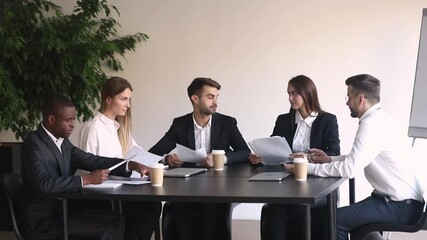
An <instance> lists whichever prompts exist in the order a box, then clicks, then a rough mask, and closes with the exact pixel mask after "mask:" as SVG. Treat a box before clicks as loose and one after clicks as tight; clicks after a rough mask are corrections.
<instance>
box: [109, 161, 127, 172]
mask: <svg viewBox="0 0 427 240" xmlns="http://www.w3.org/2000/svg"><path fill="white" fill-rule="evenodd" d="M125 162H127V161H121V162H119V163H117V164H116V165H114V166H112V167H110V168H108V170H110V171H113V170H114V169H116V168H117V167H118V166H120V165H122V164H123V163H125Z"/></svg>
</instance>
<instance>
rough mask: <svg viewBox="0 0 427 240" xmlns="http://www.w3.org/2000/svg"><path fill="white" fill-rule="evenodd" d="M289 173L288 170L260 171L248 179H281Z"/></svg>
mask: <svg viewBox="0 0 427 240" xmlns="http://www.w3.org/2000/svg"><path fill="white" fill-rule="evenodd" d="M289 175H290V173H288V172H262V173H258V174H256V175H254V176H252V177H251V178H249V181H282V180H283V179H285V178H286V177H287V176H289Z"/></svg>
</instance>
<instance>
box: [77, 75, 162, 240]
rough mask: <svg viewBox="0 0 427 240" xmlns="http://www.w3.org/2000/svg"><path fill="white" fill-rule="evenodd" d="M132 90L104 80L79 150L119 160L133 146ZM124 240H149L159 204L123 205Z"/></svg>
mask: <svg viewBox="0 0 427 240" xmlns="http://www.w3.org/2000/svg"><path fill="white" fill-rule="evenodd" d="M132 90H133V89H132V86H131V84H130V83H129V82H128V81H127V80H126V79H123V78H120V77H112V78H110V79H108V80H107V81H106V82H105V83H104V84H103V85H102V89H101V107H100V109H99V111H98V112H97V113H96V115H95V117H94V118H93V119H91V120H90V121H89V122H87V123H86V124H85V126H84V127H83V128H82V130H81V133H80V148H81V149H83V150H85V151H87V152H90V153H93V154H96V155H100V156H105V157H119V158H123V156H125V154H126V152H127V151H128V150H129V149H130V148H131V147H132V146H134V145H137V143H136V142H135V140H134V139H133V137H132V134H131V131H132V126H131V104H130V103H131V97H132ZM122 206H123V216H124V217H125V220H126V232H125V239H147V240H148V239H151V235H152V233H153V231H154V229H155V228H156V227H157V224H158V221H159V217H160V212H161V203H160V202H123V203H122Z"/></svg>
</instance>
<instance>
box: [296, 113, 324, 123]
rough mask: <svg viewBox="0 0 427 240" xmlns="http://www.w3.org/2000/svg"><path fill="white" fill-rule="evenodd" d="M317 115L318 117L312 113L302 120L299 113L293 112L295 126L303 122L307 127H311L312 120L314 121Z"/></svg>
mask: <svg viewBox="0 0 427 240" xmlns="http://www.w3.org/2000/svg"><path fill="white" fill-rule="evenodd" d="M317 115H319V113H318V112H316V111H313V112H311V113H310V115H308V117H306V118H305V119H303V118H302V116H301V114H300V113H299V111H298V110H297V111H295V124H298V123H299V122H305V123H306V124H307V125H308V126H309V127H311V126H312V125H313V122H314V120H316V117H317Z"/></svg>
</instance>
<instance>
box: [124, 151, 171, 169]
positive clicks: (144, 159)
mask: <svg viewBox="0 0 427 240" xmlns="http://www.w3.org/2000/svg"><path fill="white" fill-rule="evenodd" d="M124 158H125V159H126V160H130V161H134V162H138V163H141V164H142V165H145V166H147V167H148V166H150V164H152V163H158V162H159V161H160V160H162V158H163V157H161V156H158V155H156V154H152V153H150V152H147V151H145V150H144V149H142V148H141V147H138V146H133V147H132V148H131V149H130V150H129V151H128V152H127V153H126V156H125V157H124Z"/></svg>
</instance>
